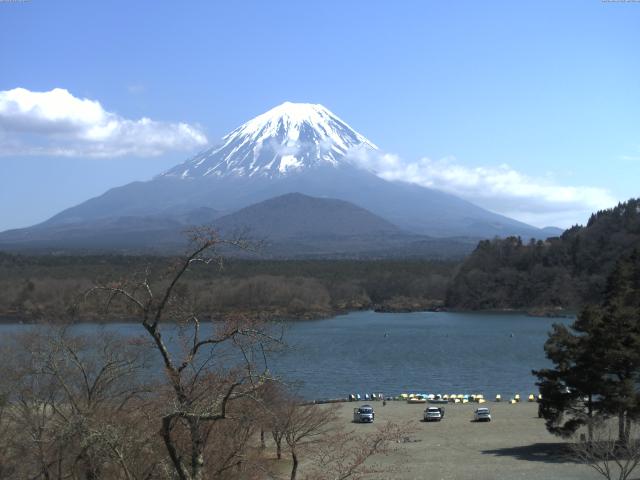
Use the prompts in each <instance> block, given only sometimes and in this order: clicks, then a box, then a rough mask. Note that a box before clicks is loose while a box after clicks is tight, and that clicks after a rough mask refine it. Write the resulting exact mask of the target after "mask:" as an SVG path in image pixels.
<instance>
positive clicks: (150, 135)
mask: <svg viewBox="0 0 640 480" xmlns="http://www.w3.org/2000/svg"><path fill="white" fill-rule="evenodd" d="M0 140H1V141H0V155H5V156H6V155H53V156H89V157H118V156H124V155H133V156H155V155H161V154H163V153H165V152H167V151H172V150H190V149H193V148H194V147H201V146H203V145H206V144H207V137H206V135H205V134H204V133H203V131H202V129H201V128H199V127H198V126H194V125H190V124H187V123H182V122H179V123H170V122H159V121H156V120H152V119H150V118H146V117H143V118H140V119H138V120H131V119H128V118H124V117H122V116H120V115H118V114H116V113H113V112H109V111H107V110H105V109H104V108H103V107H102V105H101V104H100V102H98V101H97V100H91V99H87V98H78V97H75V96H73V95H72V94H71V93H70V92H69V91H68V90H66V89H63V88H54V89H53V90H49V91H47V92H33V91H30V90H27V89H24V88H14V89H12V90H4V91H0Z"/></svg>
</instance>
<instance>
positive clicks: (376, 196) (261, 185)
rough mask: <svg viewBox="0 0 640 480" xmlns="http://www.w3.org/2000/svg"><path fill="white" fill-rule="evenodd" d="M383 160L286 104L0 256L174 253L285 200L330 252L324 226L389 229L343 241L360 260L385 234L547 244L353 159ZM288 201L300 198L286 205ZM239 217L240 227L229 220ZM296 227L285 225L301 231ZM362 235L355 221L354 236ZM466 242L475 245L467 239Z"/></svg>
mask: <svg viewBox="0 0 640 480" xmlns="http://www.w3.org/2000/svg"><path fill="white" fill-rule="evenodd" d="M379 153H380V151H379V149H378V147H377V146H376V145H375V144H374V143H373V142H371V141H370V140H368V139H367V138H366V137H364V136H363V135H361V134H360V133H358V132H357V131H355V130H354V129H353V128H351V127H350V126H349V125H348V124H347V123H346V122H345V121H343V120H342V119H340V118H339V117H338V116H336V115H335V114H333V113H332V112H331V111H329V110H328V109H327V108H325V107H323V106H322V105H317V104H307V103H290V102H285V103H283V104H282V105H279V106H277V107H275V108H273V109H271V110H269V111H268V112H266V113H263V114H261V115H258V116H257V117H255V118H253V119H252V120H249V121H248V122H247V123H245V124H243V125H241V126H240V127H238V128H236V129H235V130H233V131H231V132H230V133H229V134H227V135H226V136H224V137H223V138H222V143H221V145H219V146H216V147H213V148H209V149H207V150H204V151H203V152H201V153H199V154H197V155H196V156H195V157H193V158H191V159H188V160H187V161H185V162H183V163H181V164H179V165H176V166H175V167H173V168H171V169H169V170H168V171H166V172H164V173H162V174H160V175H158V176H156V177H154V178H153V179H151V180H149V181H146V182H133V183H130V184H127V185H124V186H121V187H116V188H113V189H111V190H109V191H107V192H105V193H104V194H103V195H101V196H98V197H95V198H92V199H90V200H87V201H86V202H83V203H81V204H79V205H77V206H75V207H72V208H69V209H67V210H64V211H62V212H60V213H59V214H57V215H55V216H53V217H52V218H50V219H49V220H47V221H45V222H43V223H41V224H38V225H35V226H33V227H29V228H24V229H18V230H10V231H6V232H3V233H0V248H29V247H33V248H83V249H94V248H97V249H101V250H105V249H107V250H108V249H117V250H121V249H129V250H135V249H148V248H153V247H159V246H163V247H169V246H172V245H173V246H175V245H179V244H180V243H181V239H182V236H181V234H180V231H182V230H184V229H185V228H186V227H188V226H192V225H197V224H205V223H206V224H213V225H214V226H217V224H216V222H218V226H219V228H223V226H224V225H236V226H244V227H246V228H248V229H249V230H252V227H255V222H254V224H252V223H251V221H249V220H247V219H250V218H255V217H252V216H251V215H249V216H247V215H246V214H242V215H241V214H240V213H241V212H239V211H240V210H241V209H245V208H246V207H249V206H251V205H254V204H259V203H261V202H265V201H267V200H270V199H273V198H275V197H280V196H285V197H284V198H286V199H287V201H288V202H296V201H300V200H301V199H304V198H307V197H315V198H317V199H318V202H307V203H308V204H309V205H311V204H313V208H312V209H310V210H309V212H308V215H309V217H308V218H307V219H306V220H307V221H306V222H305V224H307V225H312V224H316V225H324V228H325V229H327V231H326V232H325V236H327V237H331V238H332V239H333V241H332V243H331V245H332V248H337V249H338V250H340V247H339V245H340V241H336V234H334V233H333V232H332V228H333V227H332V223H331V222H330V221H327V218H322V217H323V215H324V216H325V217H329V218H338V217H339V218H340V222H342V223H344V222H347V223H348V220H347V219H348V218H349V217H348V215H355V213H354V212H358V215H359V216H360V217H359V218H360V219H362V218H364V217H365V214H364V213H362V212H363V211H366V216H367V218H368V221H367V222H365V223H366V224H367V225H370V224H371V222H372V221H373V220H372V218H373V217H375V218H376V222H377V223H376V224H378V225H386V226H387V227H386V229H385V230H384V232H383V231H380V232H378V234H377V235H373V234H372V231H371V230H370V229H369V230H367V231H366V232H365V231H362V232H359V231H357V229H356V230H351V231H350V232H349V235H347V236H344V238H345V241H346V239H347V237H348V238H350V239H353V238H355V237H358V242H356V244H357V245H359V247H358V248H361V249H362V250H363V251H365V250H366V251H373V250H376V247H378V246H379V245H382V244H385V245H386V244H388V242H387V243H385V242H381V239H382V237H384V236H386V237H387V238H388V237H389V235H391V233H390V232H393V234H392V236H394V238H401V237H402V238H403V240H402V241H401V242H400V244H401V246H402V248H404V247H406V246H407V245H410V244H411V245H412V244H414V243H415V242H418V243H421V245H423V244H424V241H425V240H428V239H435V238H443V237H464V238H466V239H470V238H472V239H478V238H491V237H494V236H501V237H503V236H508V235H520V236H523V237H528V238H529V237H536V238H545V237H547V236H548V231H547V230H546V229H545V230H542V229H538V228H535V227H532V226H530V225H527V224H525V223H522V222H518V221H516V220H513V219H510V218H508V217H505V216H502V215H498V214H496V213H493V212H490V211H488V210H485V209H483V208H480V207H478V206H476V205H474V204H472V203H470V202H468V201H466V200H462V199H460V198H458V197H455V196H453V195H451V194H448V193H444V192H441V191H439V190H436V189H429V188H424V187H421V186H418V185H415V184H410V183H406V182H390V181H387V180H384V179H382V178H380V177H378V176H377V175H376V173H375V172H373V171H371V170H369V169H367V168H364V167H363V166H362V164H361V163H360V162H359V161H358V160H357V159H358V158H362V157H363V156H365V155H377V154H379ZM291 193H299V194H302V195H301V196H295V195H294V196H291V195H288V196H287V194H291ZM296 199H297V200H296ZM323 200H324V202H323ZM333 200H340V201H341V202H339V203H338V204H336V203H335V202H334V201H333ZM285 203H286V202H285ZM270 205H271V206H273V205H278V206H279V210H277V211H278V212H280V213H279V214H280V215H282V216H283V219H281V220H278V221H275V220H274V222H275V223H274V224H278V225H283V224H282V222H283V221H287V208H283V207H282V205H283V202H282V201H280V202H271V203H269V202H265V203H264V204H263V205H262V206H261V207H260V208H258V209H257V211H260V212H265V209H268V208H269V206H270ZM292 206H293V203H290V204H289V207H292ZM290 209H291V208H289V210H290ZM336 209H338V210H340V209H342V210H341V211H340V212H338V211H337V210H336ZM298 210H299V209H298ZM245 213H246V212H245ZM299 213H300V212H299ZM234 215H239V216H238V217H237V218H235V219H234V218H233V216H234ZM230 217H231V218H230ZM300 218H301V217H298V220H296V219H293V218H291V219H290V220H289V221H290V222H294V221H298V222H299V221H300V220H299V219H300ZM354 219H355V217H354ZM242 222H245V223H244V224H242ZM374 223H375V222H374ZM359 224H360V223H359V222H358V221H355V220H354V225H359ZM333 226H335V225H333ZM282 231H292V232H293V231H295V232H296V235H297V237H298V238H296V240H299V238H301V236H302V237H304V236H305V235H304V232H303V231H301V230H300V228H294V229H290V228H284V229H283V230H282ZM267 233H269V232H267ZM270 233H271V235H269V236H270V237H272V238H278V241H279V242H281V243H282V242H286V239H285V238H283V236H282V235H280V234H279V232H276V231H272V232H270ZM360 233H361V234H362V235H360ZM554 233H555V232H554ZM310 236H313V237H315V238H316V242H315V244H316V246H317V243H318V241H317V239H318V238H321V237H322V236H323V235H320V232H318V229H317V228H315V229H310V230H309V232H308V235H307V237H310ZM338 236H339V235H338ZM365 240H366V241H365ZM367 242H368V243H367ZM444 243H446V242H444ZM466 243H468V244H469V245H471V243H469V241H468V240H467V241H466ZM297 244H299V243H297ZM364 244H367V245H364ZM400 244H397V243H396V244H394V245H393V248H396V247H398V245H400ZM436 244H438V245H442V244H443V242H442V241H441V240H440V241H438V242H436ZM350 245H351V246H350V247H349V248H347V249H346V250H345V251H347V250H348V251H350V252H354V251H355V250H354V248H352V247H353V242H352V243H351V244H350ZM303 250H304V249H303ZM316 250H317V249H316ZM321 250H322V249H321ZM356 250H357V249H356ZM324 251H326V249H325V250H324ZM299 253H300V254H304V253H305V252H304V251H301V252H299Z"/></svg>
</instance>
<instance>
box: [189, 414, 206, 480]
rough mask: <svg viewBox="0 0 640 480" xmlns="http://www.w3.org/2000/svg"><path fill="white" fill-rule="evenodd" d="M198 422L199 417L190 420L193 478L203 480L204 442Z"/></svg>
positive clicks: (193, 479)
mask: <svg viewBox="0 0 640 480" xmlns="http://www.w3.org/2000/svg"><path fill="white" fill-rule="evenodd" d="M198 423H199V422H198V420H197V419H191V420H190V421H189V433H190V435H191V479H192V480H202V479H203V478H204V442H203V441H202V436H201V434H200V428H199V426H198Z"/></svg>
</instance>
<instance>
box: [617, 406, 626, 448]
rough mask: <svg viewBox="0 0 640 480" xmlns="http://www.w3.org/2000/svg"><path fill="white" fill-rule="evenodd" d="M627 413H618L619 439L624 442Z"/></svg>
mask: <svg viewBox="0 0 640 480" xmlns="http://www.w3.org/2000/svg"><path fill="white" fill-rule="evenodd" d="M624 417H625V415H624V412H623V411H621V412H619V413H618V441H620V442H624V437H625V432H624V431H625V418H624Z"/></svg>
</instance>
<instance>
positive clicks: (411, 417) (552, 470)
mask: <svg viewBox="0 0 640 480" xmlns="http://www.w3.org/2000/svg"><path fill="white" fill-rule="evenodd" d="M362 403H365V402H360V403H358V402H352V403H344V404H342V405H341V406H340V409H339V415H340V419H341V420H344V422H350V421H351V419H352V416H353V407H355V406H359V405H361V404H362ZM371 405H373V407H374V408H375V411H376V423H377V424H380V423H383V422H385V421H387V420H389V421H393V422H398V423H401V422H407V421H415V427H416V432H415V433H413V434H412V435H411V437H410V440H411V441H410V442H408V443H405V444H404V448H403V449H402V453H397V454H392V455H390V456H387V457H382V458H380V459H377V460H376V461H377V462H378V463H384V464H388V465H393V466H394V468H396V469H397V471H394V473H393V474H385V475H384V476H383V477H382V478H398V479H433V480H438V479H441V480H450V479H451V480H454V479H455V480H463V479H473V480H493V479H515V478H526V479H528V480H543V479H544V480H547V479H571V480H574V479H575V480H578V479H580V480H584V479H592V478H593V479H596V478H601V477H599V476H598V474H596V473H595V472H594V471H592V470H591V469H590V468H589V467H587V466H584V465H580V464H576V463H573V462H572V461H571V460H570V459H569V458H567V456H566V454H563V447H564V445H565V442H564V441H563V440H562V439H560V438H558V437H556V436H554V435H551V434H550V433H548V432H547V430H546V429H545V426H544V421H543V420H542V419H539V418H538V415H537V413H538V405H537V404H536V403H519V404H515V405H511V404H508V403H494V402H488V403H485V404H483V405H482V406H483V407H485V406H486V407H489V408H490V409H491V414H492V417H493V420H492V421H491V422H487V423H475V422H473V421H472V419H473V411H474V410H475V409H476V408H477V407H478V405H477V404H471V403H470V404H465V405H452V404H449V405H444V407H445V410H446V411H445V418H444V419H443V420H442V421H440V422H429V423H425V422H421V421H420V420H421V418H422V412H423V411H424V409H425V408H426V407H427V406H428V405H424V404H417V405H416V404H407V403H405V402H401V401H390V402H387V405H386V406H382V402H371ZM352 427H353V428H354V429H355V430H356V431H359V432H360V431H366V430H367V429H371V428H375V424H374V425H369V424H353V425H352Z"/></svg>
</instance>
